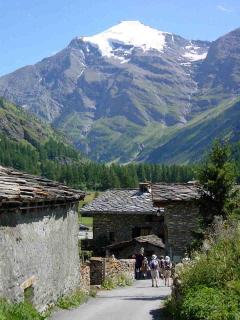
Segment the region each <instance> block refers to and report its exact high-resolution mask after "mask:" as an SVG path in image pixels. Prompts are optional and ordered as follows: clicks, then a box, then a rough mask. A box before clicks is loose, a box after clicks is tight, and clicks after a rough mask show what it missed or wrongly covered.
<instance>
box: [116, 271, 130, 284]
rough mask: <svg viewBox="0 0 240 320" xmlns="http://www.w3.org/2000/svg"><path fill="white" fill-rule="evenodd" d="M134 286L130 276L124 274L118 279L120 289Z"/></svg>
mask: <svg viewBox="0 0 240 320" xmlns="http://www.w3.org/2000/svg"><path fill="white" fill-rule="evenodd" d="M132 284H133V280H132V278H130V277H129V276H128V275H126V274H124V273H122V274H120V275H119V276H118V278H117V285H118V286H120V287H126V286H131V285H132Z"/></svg>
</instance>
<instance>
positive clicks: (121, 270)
mask: <svg viewBox="0 0 240 320" xmlns="http://www.w3.org/2000/svg"><path fill="white" fill-rule="evenodd" d="M90 270H91V272H90V274H91V284H92V285H101V284H102V283H103V281H104V280H105V279H106V278H111V279H116V278H117V277H118V276H119V275H120V274H125V275H127V276H128V277H129V278H131V279H134V277H135V260H134V259H120V260H118V259H112V258H98V257H97V258H96V257H93V258H91V260H90Z"/></svg>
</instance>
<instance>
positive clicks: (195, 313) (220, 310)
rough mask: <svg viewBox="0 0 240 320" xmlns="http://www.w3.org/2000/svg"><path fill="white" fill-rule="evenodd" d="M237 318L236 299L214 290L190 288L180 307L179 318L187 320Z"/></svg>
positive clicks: (230, 319)
mask: <svg viewBox="0 0 240 320" xmlns="http://www.w3.org/2000/svg"><path fill="white" fill-rule="evenodd" d="M237 317H240V312H239V310H238V302H237V297H236V296H234V295H229V294H228V293H227V292H224V291H223V290H219V289H216V288H208V287H201V286H198V287H193V288H191V289H190V290H188V291H187V293H186V296H185V298H184V301H183V304H182V306H181V318H182V319H187V320H195V319H196V320H197V319H208V320H221V319H224V320H234V319H238V318H237Z"/></svg>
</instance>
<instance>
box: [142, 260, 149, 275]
mask: <svg viewBox="0 0 240 320" xmlns="http://www.w3.org/2000/svg"><path fill="white" fill-rule="evenodd" d="M148 271H149V265H148V259H147V257H144V259H143V262H142V266H141V272H142V275H143V278H144V279H146V278H147V273H148Z"/></svg>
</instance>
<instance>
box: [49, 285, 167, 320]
mask: <svg viewBox="0 0 240 320" xmlns="http://www.w3.org/2000/svg"><path fill="white" fill-rule="evenodd" d="M169 294H170V289H169V288H166V287H164V286H163V283H162V282H161V286H160V287H159V288H152V287H151V280H139V281H136V282H135V283H134V285H133V286H132V287H126V288H120V289H115V290H112V291H101V292H99V293H98V295H97V297H96V298H94V299H90V300H89V301H88V302H87V303H85V304H84V305H82V306H80V307H79V308H78V309H74V310H70V311H59V312H57V313H55V314H54V315H53V316H52V318H51V320H123V319H124V320H135V319H139V320H159V319H162V320H164V318H161V310H160V308H161V305H162V304H163V300H164V299H165V298H166V297H167V296H168V295H169Z"/></svg>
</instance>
